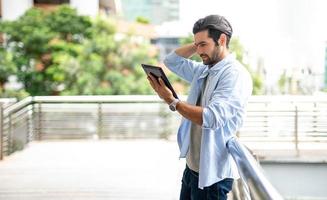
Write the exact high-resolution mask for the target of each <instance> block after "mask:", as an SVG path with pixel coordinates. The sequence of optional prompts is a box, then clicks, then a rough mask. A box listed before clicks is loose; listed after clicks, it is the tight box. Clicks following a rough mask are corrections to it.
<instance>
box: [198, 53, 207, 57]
mask: <svg viewBox="0 0 327 200" xmlns="http://www.w3.org/2000/svg"><path fill="white" fill-rule="evenodd" d="M203 56H205V57H209V56H208V55H207V54H204V53H203V54H200V57H203Z"/></svg>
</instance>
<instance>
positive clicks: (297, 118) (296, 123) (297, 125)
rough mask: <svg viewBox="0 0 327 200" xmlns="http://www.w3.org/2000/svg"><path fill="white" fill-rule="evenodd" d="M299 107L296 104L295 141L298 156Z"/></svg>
mask: <svg viewBox="0 0 327 200" xmlns="http://www.w3.org/2000/svg"><path fill="white" fill-rule="evenodd" d="M298 112H299V111H298V107H297V106H296V105H295V122H294V126H295V127H294V142H295V151H296V156H299V155H300V153H299V132H298V128H299V113H298Z"/></svg>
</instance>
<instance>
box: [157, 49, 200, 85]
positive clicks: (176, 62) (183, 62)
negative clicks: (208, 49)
mask: <svg viewBox="0 0 327 200" xmlns="http://www.w3.org/2000/svg"><path fill="white" fill-rule="evenodd" d="M164 64H165V65H166V67H167V68H168V69H170V70H171V71H172V72H174V73H175V74H177V75H178V76H180V77H181V78H182V79H184V80H185V81H187V82H189V83H190V82H192V80H193V77H194V75H195V74H196V73H197V71H198V69H199V68H200V66H201V63H199V62H195V61H192V60H190V59H186V58H184V57H182V56H179V55H177V54H176V53H175V52H174V51H173V52H171V53H170V54H168V55H167V56H166V58H165V59H164Z"/></svg>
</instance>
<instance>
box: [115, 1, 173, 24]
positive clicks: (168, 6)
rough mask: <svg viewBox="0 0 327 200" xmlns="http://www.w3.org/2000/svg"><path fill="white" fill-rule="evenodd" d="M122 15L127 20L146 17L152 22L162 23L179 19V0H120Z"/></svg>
mask: <svg viewBox="0 0 327 200" xmlns="http://www.w3.org/2000/svg"><path fill="white" fill-rule="evenodd" d="M120 3H121V17H122V18H123V19H124V20H127V21H135V20H136V19H137V18H138V17H144V18H146V19H148V20H149V21H150V23H152V24H156V25H159V24H162V23H164V22H168V21H176V20H178V19H179V0H165V1H162V0H137V1H130V0H120Z"/></svg>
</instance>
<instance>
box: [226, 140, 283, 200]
mask: <svg viewBox="0 0 327 200" xmlns="http://www.w3.org/2000/svg"><path fill="white" fill-rule="evenodd" d="M227 148H228V150H229V152H230V153H231V155H232V157H233V159H234V160H235V162H236V165H237V168H238V171H239V173H240V175H241V178H242V180H244V181H245V184H246V186H248V188H249V190H250V191H249V193H250V194H251V197H252V198H253V199H267V200H269V199H272V200H279V199H283V197H282V196H281V195H280V194H279V193H278V192H277V190H276V189H275V188H274V187H273V186H272V184H271V183H270V182H269V181H268V179H267V178H266V177H265V175H264V174H263V172H262V169H261V167H260V166H259V165H258V163H257V162H256V160H255V159H254V158H253V156H252V155H251V154H250V152H249V151H248V150H247V149H246V148H245V147H244V146H243V145H242V144H241V143H239V142H238V141H237V139H236V138H232V139H230V140H229V141H228V142H227Z"/></svg>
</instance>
